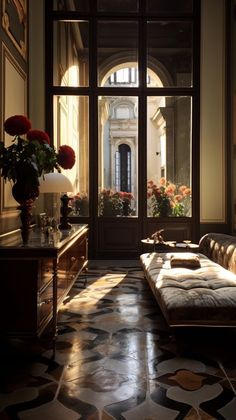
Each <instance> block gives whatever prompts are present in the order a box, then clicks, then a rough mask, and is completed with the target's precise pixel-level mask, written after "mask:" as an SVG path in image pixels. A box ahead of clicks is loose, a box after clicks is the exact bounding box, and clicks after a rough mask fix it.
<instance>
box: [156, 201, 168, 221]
mask: <svg viewBox="0 0 236 420" xmlns="http://www.w3.org/2000/svg"><path fill="white" fill-rule="evenodd" d="M158 212H159V216H160V217H168V216H170V215H171V205H170V202H169V200H168V199H162V201H161V202H160V203H159V206H158Z"/></svg>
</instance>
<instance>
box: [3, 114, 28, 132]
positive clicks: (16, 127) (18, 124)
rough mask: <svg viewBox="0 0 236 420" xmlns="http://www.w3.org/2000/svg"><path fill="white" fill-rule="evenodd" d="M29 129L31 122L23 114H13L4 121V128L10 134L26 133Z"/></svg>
mask: <svg viewBox="0 0 236 420" xmlns="http://www.w3.org/2000/svg"><path fill="white" fill-rule="evenodd" d="M30 129H31V122H30V120H29V119H28V118H27V117H24V115H13V116H12V117H9V118H7V119H6V121H5V122H4V130H5V131H6V133H7V134H10V136H17V135H18V136H20V135H21V134H26V133H27V132H28V131H29V130H30Z"/></svg>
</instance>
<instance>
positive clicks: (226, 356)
mask: <svg viewBox="0 0 236 420" xmlns="http://www.w3.org/2000/svg"><path fill="white" fill-rule="evenodd" d="M235 337H236V334H235V330H233V329H217V328H215V329H206V328H205V329H196V328H195V329H191V328H187V329H184V328H182V329H175V330H172V329H169V328H168V326H167V325H166V323H165V321H164V319H163V317H162V314H161V312H160V310H159V308H158V305H157V303H156V301H155V299H154V298H153V296H152V293H151V291H150V289H149V286H148V284H147V282H146V281H145V279H144V276H143V272H142V269H141V267H140V265H139V262H138V261H132V262H131V261H129V262H126V261H123V262H111V261H105V262H104V261H103V262H102V263H101V262H95V261H93V262H91V264H90V266H89V271H88V273H87V275H86V277H85V276H80V278H79V279H78V280H77V282H76V283H75V285H74V287H73V289H72V290H71V292H70V294H69V296H68V297H67V299H66V301H65V303H64V305H63V307H62V308H61V309H60V312H59V316H58V336H57V341H56V355H55V359H54V360H52V347H51V344H50V343H49V342H48V341H47V340H46V339H44V338H42V339H41V340H39V342H38V343H36V344H35V343H34V344H32V343H25V342H22V341H21V340H17V339H15V340H11V341H10V342H6V341H4V340H3V339H2V340H1V359H0V369H1V371H0V420H8V419H20V420H42V419H44V420H77V419H84V420H112V419H119V420H121V419H126V420H144V419H145V420H156V419H160V420H172V419H188V420H197V419H202V420H210V419H226V420H234V419H235V418H236V414H235V413H236V357H235V342H236V340H235Z"/></svg>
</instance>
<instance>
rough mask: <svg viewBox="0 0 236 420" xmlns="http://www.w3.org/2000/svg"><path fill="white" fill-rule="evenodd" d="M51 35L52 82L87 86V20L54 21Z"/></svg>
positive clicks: (60, 84) (62, 84)
mask: <svg viewBox="0 0 236 420" xmlns="http://www.w3.org/2000/svg"><path fill="white" fill-rule="evenodd" d="M53 37H54V54H53V84H54V85H55V86H88V83H89V81H88V72H89V58H88V42H89V41H88V40H89V25H88V22H85V21H76V22H67V21H60V22H54V26H53Z"/></svg>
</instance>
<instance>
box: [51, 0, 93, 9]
mask: <svg viewBox="0 0 236 420" xmlns="http://www.w3.org/2000/svg"><path fill="white" fill-rule="evenodd" d="M53 10H70V11H74V10H76V11H78V12H89V0H53Z"/></svg>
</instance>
